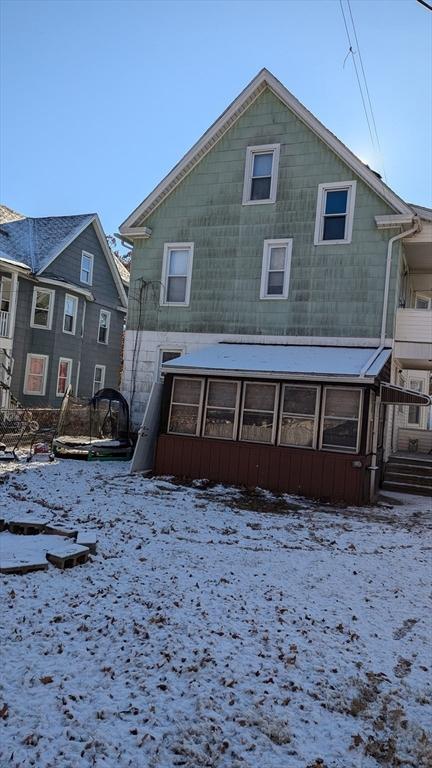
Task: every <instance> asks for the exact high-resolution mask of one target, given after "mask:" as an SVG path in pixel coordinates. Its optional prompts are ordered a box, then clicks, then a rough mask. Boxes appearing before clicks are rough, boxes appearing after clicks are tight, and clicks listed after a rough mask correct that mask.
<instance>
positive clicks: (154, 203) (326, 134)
mask: <svg viewBox="0 0 432 768" xmlns="http://www.w3.org/2000/svg"><path fill="white" fill-rule="evenodd" d="M266 88H268V89H270V91H272V93H274V94H275V95H276V96H277V97H278V98H279V99H280V101H282V103H283V104H285V105H286V106H287V107H288V109H290V110H291V111H292V112H293V113H294V114H295V115H296V116H297V117H298V118H299V120H301V121H302V122H303V123H304V124H305V125H306V126H307V127H308V128H309V129H310V130H311V131H313V132H314V133H315V134H316V135H317V136H318V137H319V138H320V139H321V140H322V141H323V142H324V144H326V145H327V146H328V147H329V148H330V149H331V150H332V151H333V152H334V153H335V154H336V155H338V156H339V157H340V159H341V160H343V161H344V162H345V163H346V164H347V165H348V166H349V167H350V168H351V169H352V170H353V171H354V173H356V174H357V176H358V177H359V178H361V179H362V180H363V181H364V182H365V183H366V184H367V185H368V186H369V187H370V188H371V189H372V190H373V191H374V192H376V194H377V195H379V197H381V198H382V199H383V200H384V201H385V202H386V203H388V204H389V205H390V206H391V208H393V209H394V210H395V211H396V212H397V213H404V214H411V215H412V214H413V211H412V210H411V209H410V207H409V206H408V205H407V204H406V203H405V202H404V201H403V200H402V198H400V197H399V196H398V195H396V194H395V192H393V191H392V190H391V189H390V187H388V186H387V185H386V184H384V182H383V181H382V180H381V179H380V178H379V177H378V176H377V175H376V174H375V173H374V172H373V171H372V170H371V169H370V168H369V167H368V166H367V165H365V163H363V162H362V161H361V160H360V159H359V158H358V157H356V155H354V153H353V152H351V150H350V149H348V147H346V146H345V144H343V143H342V142H341V141H340V140H339V139H338V138H337V136H335V135H334V133H332V132H331V131H329V130H328V128H326V127H325V126H324V125H323V124H322V123H321V122H320V121H319V120H318V119H317V118H316V117H315V116H314V115H313V114H312V113H311V112H309V110H308V109H306V107H305V106H303V104H302V103H301V102H300V101H299V100H298V99H296V97H295V96H293V94H292V93H291V92H290V91H289V90H288V89H287V88H285V86H284V85H282V83H281V82H280V81H279V80H278V79H277V78H276V77H275V76H274V75H272V73H271V72H269V70H268V69H262V70H261V71H260V72H258V74H257V75H256V77H254V79H253V80H251V82H250V83H249V85H247V86H246V88H245V89H244V90H243V91H242V92H241V93H240V95H239V96H237V98H236V99H235V100H234V101H233V102H232V103H231V104H230V106H229V107H228V108H227V109H226V110H225V111H224V112H223V113H222V115H221V116H220V117H219V118H218V119H217V120H216V121H215V122H214V123H213V125H212V126H211V127H210V128H209V129H208V130H207V131H206V132H205V133H204V134H203V135H202V137H201V138H200V139H199V140H198V141H197V142H196V144H194V145H193V147H192V148H191V149H190V150H189V152H187V153H186V155H185V156H184V157H183V158H182V159H181V160H180V162H179V163H177V165H176V166H174V168H173V169H172V171H170V173H169V174H168V175H167V176H165V178H164V179H163V180H162V181H161V182H160V183H159V184H158V185H157V187H155V189H154V190H153V192H151V193H150V195H148V196H147V197H146V198H145V200H144V201H143V202H142V203H141V204H140V205H139V206H138V207H137V208H135V210H134V211H133V212H132V213H131V214H130V216H128V218H127V219H126V220H125V221H124V222H123V224H122V225H121V226H120V233H121V234H124V235H126V236H127V235H132V234H133V231H131V230H133V228H134V227H140V226H141V225H142V223H143V222H144V221H145V220H146V219H147V218H148V216H149V215H150V214H151V213H152V212H153V211H154V210H155V209H156V208H157V207H158V206H159V205H160V204H161V203H162V202H163V200H165V198H166V197H168V195H169V194H170V193H171V192H172V191H173V190H174V189H175V188H176V187H177V186H178V184H180V182H181V181H182V180H183V179H184V178H185V176H187V175H188V174H189V173H190V172H191V171H192V170H193V168H195V166H196V165H197V164H198V163H199V162H200V160H201V159H202V158H203V157H204V156H205V155H206V154H207V153H208V152H209V151H210V150H211V149H212V148H213V147H214V146H215V144H216V143H217V142H218V141H219V140H220V139H221V138H222V136H223V135H224V134H225V133H226V132H227V131H228V130H229V128H231V126H232V125H233V124H234V123H235V122H236V121H237V120H238V119H239V118H240V117H241V116H242V115H243V114H244V112H245V111H246V110H247V109H248V108H249V107H250V106H251V104H252V103H253V102H254V101H255V100H256V99H257V98H258V96H259V95H260V94H261V93H262V92H263V91H264V90H265V89H266ZM137 234H138V233H137ZM141 234H143V233H141ZM144 234H145V233H144Z"/></svg>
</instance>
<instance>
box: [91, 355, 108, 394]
mask: <svg viewBox="0 0 432 768" xmlns="http://www.w3.org/2000/svg"><path fill="white" fill-rule="evenodd" d="M96 368H100V369H101V371H102V378H101V381H100V383H98V388H97V389H96ZM105 375H106V365H99V363H96V365H95V367H94V371H93V389H92V397H94V396H95V394H96V392H99V390H100V389H103V388H104V386H105Z"/></svg>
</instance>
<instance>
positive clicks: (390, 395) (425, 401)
mask: <svg viewBox="0 0 432 768" xmlns="http://www.w3.org/2000/svg"><path fill="white" fill-rule="evenodd" d="M381 402H382V403H384V404H385V405H431V404H432V399H431V398H430V397H429V395H424V394H423V393H422V392H415V391H414V390H413V389H404V388H403V387H397V386H396V385H395V384H381Z"/></svg>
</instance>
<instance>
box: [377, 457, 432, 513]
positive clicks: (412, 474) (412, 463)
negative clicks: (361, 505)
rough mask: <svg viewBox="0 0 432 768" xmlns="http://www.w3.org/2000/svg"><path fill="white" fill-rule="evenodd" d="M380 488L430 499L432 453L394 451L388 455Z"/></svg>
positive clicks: (431, 491)
mask: <svg viewBox="0 0 432 768" xmlns="http://www.w3.org/2000/svg"><path fill="white" fill-rule="evenodd" d="M382 488H383V490H386V491H400V492H401V493H415V494H418V495H420V496H430V497H431V499H432V455H428V454H408V453H405V454H401V453H396V454H394V455H393V456H390V458H389V460H388V462H387V464H386V465H385V470H384V481H383V484H382ZM431 503H432V502H431Z"/></svg>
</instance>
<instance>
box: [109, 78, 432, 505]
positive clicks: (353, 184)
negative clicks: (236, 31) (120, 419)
mask: <svg viewBox="0 0 432 768" xmlns="http://www.w3.org/2000/svg"><path fill="white" fill-rule="evenodd" d="M120 233H121V236H122V238H123V239H124V240H125V241H126V242H129V243H131V244H133V256H132V267H131V284H130V294H129V295H130V301H129V310H128V320H127V331H126V342H125V368H124V380H123V390H124V392H125V394H126V395H128V396H129V399H130V401H131V405H132V413H133V419H134V421H135V423H136V424H137V425H138V424H139V423H140V422H141V420H142V418H143V415H144V413H145V411H146V407H147V406H148V407H147V413H146V420H147V428H146V430H144V431H145V432H148V431H149V430H150V432H151V426H150V425H151V424H153V425H155V424H156V425H157V433H158V438H157V449H156V459H155V460H156V470H157V471H160V472H164V473H173V474H180V475H189V476H192V477H209V478H214V479H218V480H223V481H227V482H238V483H242V484H247V485H261V486H263V487H268V488H274V489H280V490H287V491H294V492H298V493H304V494H309V495H313V496H319V497H322V498H332V499H334V498H339V499H346V500H348V501H352V502H355V503H364V502H365V501H368V500H369V499H371V498H372V497H373V496H374V494H375V490H376V487H377V485H378V481H379V476H380V472H381V467H382V464H383V450H384V448H385V444H386V435H387V437H388V436H389V435H390V434H393V436H394V433H395V429H394V428H393V426H392V424H393V411H395V410H396V409H395V408H394V407H384V405H383V404H385V403H393V404H394V403H396V402H398V403H399V404H400V403H407V404H408V403H411V405H416V406H418V407H419V408H420V410H421V408H422V406H425V405H427V404H428V402H429V400H428V397H427V392H426V391H425V389H424V392H423V394H417V395H416V394H413V393H411V394H408V393H405V394H403V393H402V394H401V393H400V391H399V389H397V388H395V386H394V385H395V384H399V383H400V378H399V377H400V371H402V370H403V369H410V370H412V369H414V370H416V369H419V370H422V371H426V372H427V371H430V370H431V367H432V364H431V362H430V360H431V358H432V330H431V333H429V335H428V330H427V329H426V330H425V327H426V326H425V318H426V317H430V303H431V302H430V299H431V297H432V260H431V256H430V243H431V242H432V214H431V211H429V210H428V209H424V208H419V207H416V206H413V205H409V204H407V203H405V202H404V201H403V200H402V199H401V198H400V197H398V196H397V195H396V194H395V193H394V192H393V191H392V190H391V189H390V188H389V187H388V186H386V185H385V184H384V183H383V181H382V180H381V178H380V176H379V175H378V174H376V173H374V171H372V170H371V169H370V168H369V167H368V166H367V165H365V164H364V163H363V162H362V161H360V160H359V159H358V158H357V157H356V156H355V155H354V154H353V153H352V152H351V151H350V150H349V149H347V147H345V146H344V145H343V144H342V143H341V142H340V141H339V139H337V138H336V136H335V135H334V134H332V133H331V132H330V131H329V130H328V129H327V128H325V127H324V126H323V125H322V124H321V123H320V122H319V121H318V120H317V119H316V118H315V117H314V116H313V115H312V114H311V113H310V112H309V111H308V110H307V109H306V108H305V107H304V106H303V105H302V104H301V103H300V102H299V101H298V100H297V99H296V98H295V97H294V96H293V95H292V94H291V93H290V92H289V91H288V90H287V89H286V88H285V87H284V86H283V85H282V84H281V83H280V82H279V81H278V80H277V79H276V78H275V77H274V76H273V75H272V74H271V73H270V72H268V71H267V70H265V69H263V70H261V72H259V74H258V75H257V76H256V77H255V78H254V79H253V80H252V82H251V83H250V84H249V85H248V86H247V87H246V88H245V90H244V91H242V93H241V94H240V95H239V96H238V98H237V99H235V101H234V102H233V103H232V104H231V105H230V106H229V107H228V108H227V109H226V110H225V112H224V113H223V114H222V115H221V116H220V117H219V118H218V119H217V120H216V122H215V123H214V124H213V125H212V126H211V127H210V128H209V130H208V131H207V132H206V133H205V134H204V135H203V136H202V138H201V139H200V140H199V141H198V142H197V143H196V144H195V145H194V146H193V147H192V149H191V150H190V151H189V152H188V153H187V154H186V155H185V157H184V158H183V159H182V160H181V161H180V162H179V163H178V165H176V166H175V168H174V169H173V170H172V171H171V172H170V173H169V174H168V176H166V178H164V179H163V180H162V181H161V183H160V184H159V185H158V186H157V187H156V189H155V190H154V191H153V192H152V193H151V194H150V195H149V196H148V197H147V198H146V199H145V200H144V201H143V203H141V205H139V206H138V208H136V210H135V211H133V212H132V213H131V215H130V216H129V217H128V218H127V219H126V221H125V222H124V223H123V224H122V225H121V227H120ZM422 297H423V300H426V301H428V302H429V304H428V309H427V310H426V312H429V314H428V315H425V310H424V309H423V310H422V309H421V308H419V306H418V304H417V303H416V302H418V301H419V300H420V299H421V298H422ZM404 313H410V315H409V318H408V316H406V314H404ZM408 321H409V322H408ZM422 334H423V335H422ZM429 336H430V338H429ZM427 376H428V374H427V373H426V378H427ZM162 380H163V386H162V383H161V381H162ZM392 385H393V386H392ZM162 389H163V394H162V395H161V394H160V390H162ZM407 398H408V399H407ZM410 398H411V399H410ZM159 411H160V417H159V415H158V416H157V418H156V414H159ZM148 448H149V446H148V445H147V449H148ZM151 455H152V453H151V450H149V451H148V450H147V453H146V456H147V458H146V461H147V462H149V461H150V458H149V457H151ZM384 458H385V457H384Z"/></svg>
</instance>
